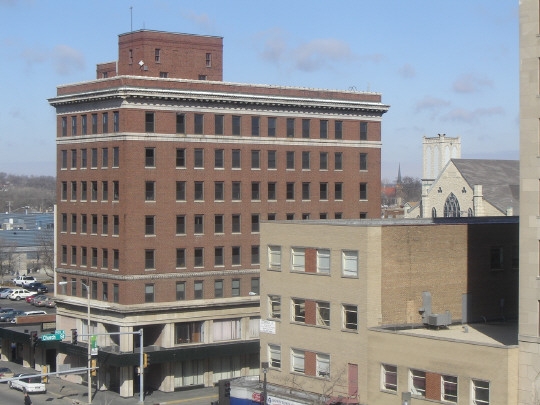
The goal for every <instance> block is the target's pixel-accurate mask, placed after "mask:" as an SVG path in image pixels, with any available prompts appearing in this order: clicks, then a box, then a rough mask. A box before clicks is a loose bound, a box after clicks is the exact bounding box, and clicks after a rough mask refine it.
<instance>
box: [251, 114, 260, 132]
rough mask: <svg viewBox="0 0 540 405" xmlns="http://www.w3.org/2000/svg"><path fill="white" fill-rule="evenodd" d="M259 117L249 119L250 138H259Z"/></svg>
mask: <svg viewBox="0 0 540 405" xmlns="http://www.w3.org/2000/svg"><path fill="white" fill-rule="evenodd" d="M259 122H260V118H259V117H251V136H259Z"/></svg>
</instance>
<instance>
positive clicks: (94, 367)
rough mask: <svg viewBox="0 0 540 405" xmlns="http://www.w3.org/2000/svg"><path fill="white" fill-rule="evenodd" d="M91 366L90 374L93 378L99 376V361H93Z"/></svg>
mask: <svg viewBox="0 0 540 405" xmlns="http://www.w3.org/2000/svg"><path fill="white" fill-rule="evenodd" d="M91 364H92V371H91V372H90V375H91V376H92V377H95V376H96V375H97V368H96V367H97V359H92V362H91Z"/></svg>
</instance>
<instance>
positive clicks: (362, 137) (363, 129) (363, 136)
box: [360, 122, 368, 141]
mask: <svg viewBox="0 0 540 405" xmlns="http://www.w3.org/2000/svg"><path fill="white" fill-rule="evenodd" d="M367 133H368V123H367V122H361V123H360V140H361V141H366V140H367Z"/></svg>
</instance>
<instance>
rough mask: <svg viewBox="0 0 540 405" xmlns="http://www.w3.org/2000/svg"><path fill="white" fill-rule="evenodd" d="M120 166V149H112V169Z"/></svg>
mask: <svg viewBox="0 0 540 405" xmlns="http://www.w3.org/2000/svg"><path fill="white" fill-rule="evenodd" d="M119 166H120V148H119V147H118V146H115V147H114V148H113V167H119Z"/></svg>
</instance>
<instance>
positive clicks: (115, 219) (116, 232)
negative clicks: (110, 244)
mask: <svg viewBox="0 0 540 405" xmlns="http://www.w3.org/2000/svg"><path fill="white" fill-rule="evenodd" d="M119 234H120V217H119V216H118V215H113V235H119Z"/></svg>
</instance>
